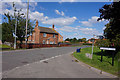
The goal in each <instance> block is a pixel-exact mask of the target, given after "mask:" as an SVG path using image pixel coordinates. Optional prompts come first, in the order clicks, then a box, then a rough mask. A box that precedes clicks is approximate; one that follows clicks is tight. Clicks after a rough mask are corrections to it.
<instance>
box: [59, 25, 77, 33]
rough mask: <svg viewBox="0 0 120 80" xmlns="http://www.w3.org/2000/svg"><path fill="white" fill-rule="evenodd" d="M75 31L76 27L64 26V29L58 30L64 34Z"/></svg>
mask: <svg viewBox="0 0 120 80" xmlns="http://www.w3.org/2000/svg"><path fill="white" fill-rule="evenodd" d="M77 29H78V28H77V27H71V26H64V27H61V28H59V29H58V30H61V31H64V32H74V31H76V30H77Z"/></svg>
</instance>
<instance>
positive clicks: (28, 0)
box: [25, 0, 29, 48]
mask: <svg viewBox="0 0 120 80" xmlns="http://www.w3.org/2000/svg"><path fill="white" fill-rule="evenodd" d="M28 13H29V0H28V6H27V17H26V39H25V41H26V42H25V45H26V48H27V27H28Z"/></svg>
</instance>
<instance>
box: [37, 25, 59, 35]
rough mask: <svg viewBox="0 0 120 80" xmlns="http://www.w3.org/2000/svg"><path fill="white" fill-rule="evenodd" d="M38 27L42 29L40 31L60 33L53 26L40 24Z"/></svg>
mask: <svg viewBox="0 0 120 80" xmlns="http://www.w3.org/2000/svg"><path fill="white" fill-rule="evenodd" d="M38 29H39V30H40V32H45V33H55V34H58V32H57V31H56V30H54V29H53V28H47V27H41V26H39V27H38Z"/></svg>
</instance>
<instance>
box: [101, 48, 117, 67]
mask: <svg viewBox="0 0 120 80" xmlns="http://www.w3.org/2000/svg"><path fill="white" fill-rule="evenodd" d="M100 49H101V62H102V59H103V50H111V51H113V52H112V66H114V56H115V50H116V48H106V47H100Z"/></svg>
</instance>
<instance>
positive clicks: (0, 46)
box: [0, 44, 11, 48]
mask: <svg viewBox="0 0 120 80" xmlns="http://www.w3.org/2000/svg"><path fill="white" fill-rule="evenodd" d="M0 48H11V47H10V46H8V45H4V44H1V45H0Z"/></svg>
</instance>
